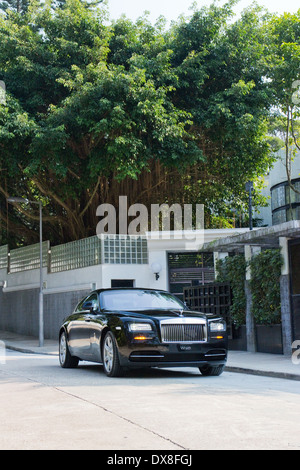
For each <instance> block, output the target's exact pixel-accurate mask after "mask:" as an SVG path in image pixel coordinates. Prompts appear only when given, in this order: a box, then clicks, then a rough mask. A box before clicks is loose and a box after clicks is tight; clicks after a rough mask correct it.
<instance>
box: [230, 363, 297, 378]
mask: <svg viewBox="0 0 300 470" xmlns="http://www.w3.org/2000/svg"><path fill="white" fill-rule="evenodd" d="M224 370H225V371H226V372H235V373H239V374H248V375H260V376H262V377H273V378H276V379H286V380H298V381H299V380H300V376H299V375H297V374H289V373H287V372H272V371H266V370H257V369H247V368H244V367H236V366H226V367H225V369H224Z"/></svg>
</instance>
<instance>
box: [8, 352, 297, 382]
mask: <svg viewBox="0 0 300 470" xmlns="http://www.w3.org/2000/svg"><path fill="white" fill-rule="evenodd" d="M6 348H7V349H10V350H12V351H18V352H22V353H25V354H42V355H45V356H58V352H47V351H37V350H34V349H28V348H26V347H24V348H23V347H21V346H13V345H11V344H6ZM224 370H225V371H226V372H234V373H237V374H247V375H258V376H261V377H273V378H277V379H286V380H297V381H300V375H297V374H290V373H288V372H274V371H266V370H259V369H248V368H246V367H239V366H225V369H224Z"/></svg>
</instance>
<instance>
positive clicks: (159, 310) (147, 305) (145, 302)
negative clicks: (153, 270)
mask: <svg viewBox="0 0 300 470" xmlns="http://www.w3.org/2000/svg"><path fill="white" fill-rule="evenodd" d="M80 360H84V361H92V362H99V363H102V364H103V367H104V371H105V373H106V375H108V376H109V377H118V376H121V375H123V374H124V372H125V371H126V369H129V368H133V367H139V368H141V367H197V368H199V370H200V372H201V374H202V375H220V374H221V373H222V372H223V370H224V367H225V364H226V360H227V334H226V323H225V321H224V320H223V319H222V318H221V317H219V316H215V315H213V314H202V313H200V312H195V311H192V310H190V309H189V308H188V307H187V306H186V305H185V304H183V303H182V302H181V301H180V300H179V299H178V298H177V297H175V296H174V295H172V294H170V293H168V292H165V291H161V290H152V289H137V288H120V289H118V288H115V289H99V290H96V291H93V292H91V293H90V294H89V295H88V296H87V297H85V298H84V299H82V300H81V302H80V303H79V304H78V305H77V307H76V308H75V310H74V312H73V313H72V315H70V316H69V317H68V318H66V319H65V321H64V323H63V325H62V326H61V329H60V333H59V361H60V365H61V366H62V367H64V368H70V367H76V366H77V365H78V363H79V361H80Z"/></svg>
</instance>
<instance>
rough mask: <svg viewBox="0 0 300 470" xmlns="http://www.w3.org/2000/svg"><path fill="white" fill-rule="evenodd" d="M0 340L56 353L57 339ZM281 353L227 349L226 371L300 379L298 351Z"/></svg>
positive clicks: (12, 336)
mask: <svg viewBox="0 0 300 470" xmlns="http://www.w3.org/2000/svg"><path fill="white" fill-rule="evenodd" d="M0 341H3V342H4V344H5V347H6V348H7V349H12V350H15V351H20V352H24V353H31V354H46V355H58V341H55V340H50V339H45V340H44V345H43V346H42V347H40V346H39V341H38V339H37V338H34V337H30V336H23V335H18V334H16V333H12V332H8V331H2V330H0ZM295 359H298V360H299V364H295V363H294V362H293V361H292V357H288V356H283V355H281V354H266V353H250V352H247V351H229V353H228V361H227V365H226V369H225V370H226V371H229V372H237V373H244V374H254V375H262V376H267V377H277V378H283V379H290V380H300V353H299V354H298V355H297V356H296V357H295Z"/></svg>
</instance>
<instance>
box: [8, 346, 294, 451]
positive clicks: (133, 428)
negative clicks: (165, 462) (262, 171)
mask: <svg viewBox="0 0 300 470" xmlns="http://www.w3.org/2000/svg"><path fill="white" fill-rule="evenodd" d="M246 357H247V356H245V358H246ZM2 362H3V363H0V397H1V420H0V449H3V450H4V449H16V450H17V449H108V450H132V449H134V450H144V449H146V450H164V451H167V450H177V451H182V450H194V449H200V450H202V449H206V450H213V449H242V450H244V449H272V450H275V449H276V450H278V449H291V450H295V449H298V450H299V449H300V420H299V417H300V401H299V392H300V383H299V381H296V380H286V379H285V380H283V379H282V378H280V379H278V378H273V377H262V376H258V375H249V374H242V373H232V372H224V373H223V374H222V375H221V376H220V377H203V376H201V375H200V374H199V372H198V371H197V370H195V369H189V368H187V369H169V370H167V369H166V370H157V369H153V370H150V371H144V372H140V371H132V372H130V373H129V374H128V376H127V377H125V378H120V379H111V378H108V377H106V375H105V374H104V372H103V368H102V366H100V365H98V364H89V363H86V362H83V363H81V365H80V366H79V367H78V368H77V369H74V370H73V369H67V370H66V369H61V368H60V366H59V364H58V357H57V355H55V354H54V355H46V354H36V353H35V354H31V353H26V354H25V353H21V352H18V351H12V350H6V356H5V361H2Z"/></svg>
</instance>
